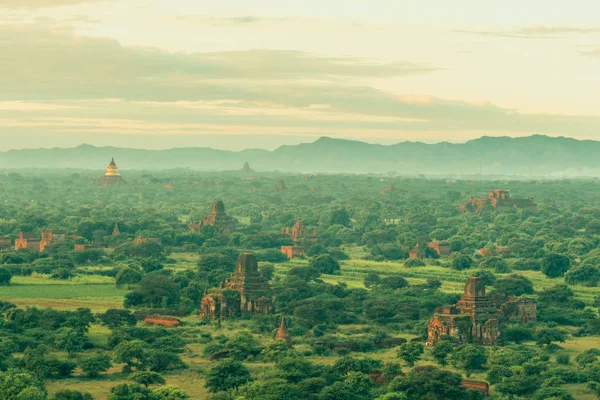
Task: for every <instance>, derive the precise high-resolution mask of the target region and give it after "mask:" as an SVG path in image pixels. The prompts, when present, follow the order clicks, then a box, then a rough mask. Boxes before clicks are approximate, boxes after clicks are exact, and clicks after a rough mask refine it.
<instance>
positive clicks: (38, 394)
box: [0, 370, 46, 400]
mask: <svg viewBox="0 0 600 400" xmlns="http://www.w3.org/2000/svg"><path fill="white" fill-rule="evenodd" d="M0 398H1V399H3V400H46V388H45V387H44V384H43V382H41V381H40V380H38V379H36V378H35V377H34V376H32V375H31V374H29V373H27V372H20V371H16V370H8V371H4V372H0Z"/></svg>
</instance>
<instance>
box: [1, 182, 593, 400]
mask: <svg viewBox="0 0 600 400" xmlns="http://www.w3.org/2000/svg"><path fill="white" fill-rule="evenodd" d="M279 179H283V180H284V181H285V186H286V187H287V190H286V191H282V192H274V191H272V190H271V188H272V187H273V186H274V184H275V182H276V181H277V180H279ZM90 180H91V175H90V174H89V173H88V172H80V173H72V172H46V173H41V172H35V173H31V174H17V173H9V174H6V175H0V184H2V185H3V189H4V190H3V192H2V193H0V205H1V206H0V235H9V236H12V237H15V236H16V235H17V233H18V232H20V231H24V232H33V233H34V235H38V236H39V232H40V230H42V229H46V228H51V229H54V230H63V231H65V232H67V233H68V234H69V235H70V236H69V237H68V238H67V240H65V241H64V242H62V243H55V244H53V245H51V246H49V247H48V249H47V251H45V252H42V253H40V252H37V251H32V250H29V249H21V250H19V251H14V250H13V249H10V248H8V249H4V250H2V251H0V286H1V285H10V284H11V282H13V281H14V280H15V276H20V275H30V274H33V273H36V274H44V275H46V276H48V277H49V278H50V279H72V278H73V277H76V276H78V275H79V276H86V275H102V276H106V277H111V278H114V281H115V285H116V286H117V288H120V289H122V291H123V295H124V303H123V307H124V309H119V310H108V311H106V312H104V313H101V314H97V315H94V314H92V313H91V312H90V311H89V310H87V309H79V310H77V311H70V312H69V311H56V310H51V309H38V308H28V309H19V308H17V307H15V306H14V305H13V304H10V303H0V308H1V310H2V318H1V319H0V333H1V336H2V340H1V341H0V397H2V398H7V399H10V400H12V399H13V398H14V399H19V400H20V399H21V398H23V396H25V397H29V398H31V399H33V400H36V399H38V398H39V399H46V398H48V396H47V393H46V389H45V387H44V383H45V381H47V380H49V379H63V378H66V377H69V376H71V375H72V374H73V371H74V370H75V369H78V370H81V371H82V373H83V374H85V375H86V376H87V377H89V378H90V379H103V376H104V374H105V372H106V371H107V370H108V369H109V368H112V367H113V366H121V367H122V372H123V373H124V374H125V375H126V376H127V377H128V383H124V384H120V385H116V386H115V387H113V388H112V389H111V391H110V395H109V398H110V399H111V400H129V399H132V398H136V399H138V398H139V399H151V400H172V399H185V398H187V394H185V393H183V392H182V391H181V390H179V389H177V388H174V387H172V386H169V385H166V384H165V379H164V377H163V376H162V375H161V374H164V373H171V372H172V371H179V370H182V369H184V368H186V365H185V364H184V363H183V361H182V358H181V354H182V352H183V351H184V349H185V348H186V344H187V343H188V342H189V341H190V340H200V341H201V342H202V344H203V348H202V356H203V357H205V358H210V359H212V360H214V361H215V363H217V365H216V366H214V368H209V369H208V370H207V371H204V372H205V373H204V377H205V381H206V387H207V389H208V390H209V391H210V392H211V393H212V394H211V396H212V397H213V398H214V399H215V400H218V399H222V400H227V399H233V398H239V397H243V398H245V399H271V398H272V399H275V398H280V397H281V395H280V394H281V393H284V394H285V397H289V398H291V399H294V398H299V399H300V398H302V399H318V400H326V399H334V398H335V399H336V400H342V399H369V398H372V399H378V400H395V399H420V398H444V399H465V398H473V399H475V398H479V397H478V396H480V394H479V392H472V391H471V392H470V391H467V390H466V389H464V388H463V387H462V386H461V385H460V381H461V375H459V374H456V373H452V372H449V371H447V370H446V369H444V368H445V367H446V366H447V365H452V366H454V367H455V368H457V370H459V371H461V372H462V373H463V374H464V375H465V376H469V375H470V374H471V373H473V372H474V371H478V372H481V371H484V372H485V373H486V374H487V380H488V381H489V382H490V383H491V384H493V385H494V388H495V390H496V391H498V392H499V393H501V394H503V395H506V396H507V397H511V396H513V397H514V396H524V397H532V398H539V399H542V398H561V399H569V398H570V397H569V396H570V395H569V394H568V393H566V392H565V390H564V385H565V384H569V383H586V384H589V387H590V388H591V390H594V391H600V389H598V388H600V383H598V382H600V377H598V375H597V373H594V371H595V370H598V368H599V367H600V364H598V358H597V357H598V355H597V354H596V352H595V351H589V352H585V353H582V354H581V355H580V356H581V358H580V357H577V359H575V362H572V361H571V360H570V359H569V358H568V357H567V356H566V353H564V352H562V350H561V348H560V343H561V342H563V341H565V340H567V339H568V337H569V334H568V333H567V332H570V334H572V335H578V336H582V335H597V334H600V322H599V321H600V320H599V318H598V316H597V307H598V306H599V305H600V300H598V299H596V300H595V302H594V303H591V302H590V300H586V301H588V302H587V303H586V302H583V301H582V300H581V299H578V298H576V296H575V294H574V292H573V290H572V287H571V286H573V285H583V286H589V287H597V286H598V284H599V283H600V248H599V245H600V208H599V207H598V204H599V202H598V200H599V198H598V197H599V196H598V191H597V187H596V185H597V183H594V182H584V181H548V182H537V183H535V184H532V183H527V182H507V183H506V186H507V187H510V189H511V190H512V194H513V195H514V196H515V197H527V196H534V197H535V198H536V199H538V202H539V210H538V211H537V212H533V211H530V210H522V209H507V210H502V211H494V210H491V211H486V212H484V213H482V214H481V215H475V214H471V213H465V214H459V213H458V212H457V206H458V205H459V204H460V203H461V202H462V201H464V200H465V199H466V198H467V197H468V196H469V195H470V194H474V195H485V194H486V192H487V191H488V190H489V189H492V188H494V187H496V186H497V183H491V182H455V183H452V184H451V185H450V184H448V183H446V181H442V180H426V179H415V180H412V179H406V178H397V177H396V178H380V177H372V176H298V175H289V176H279V175H261V174H258V175H257V176H256V177H255V178H254V179H251V180H250V179H242V176H241V175H240V174H239V173H233V172H232V173H210V174H209V173H200V172H191V171H168V172H167V171H164V172H156V173H152V174H149V173H146V172H133V173H132V176H131V177H128V181H129V182H130V185H127V186H120V187H115V188H109V189H107V188H101V187H96V186H90V185H89V184H88V182H89V181H90ZM382 180H383V181H384V182H382ZM165 183H171V185H169V187H171V186H172V188H171V189H168V188H165V187H164V184H165ZM387 184H392V185H393V188H394V189H393V190H391V191H389V192H386V193H383V194H382V193H380V189H381V188H382V187H385V186H386V185H387ZM216 198H221V199H223V200H224V201H225V204H226V206H227V212H228V213H229V214H230V215H232V216H234V217H235V218H237V219H238V221H239V222H240V223H239V224H238V228H237V229H236V230H235V231H234V232H226V233H219V232H217V230H216V229H215V228H213V227H210V226H205V227H202V229H201V231H200V232H199V233H196V232H190V231H189V229H188V223H189V222H190V221H198V220H200V219H201V218H202V216H204V215H205V214H207V213H208V212H209V207H210V204H211V203H212V201H213V200H214V199H216ZM299 219H300V220H302V221H303V222H304V224H305V225H306V226H307V227H310V229H311V230H312V228H316V229H317V232H318V237H319V240H318V242H317V243H311V244H305V247H306V252H305V254H304V256H302V258H304V261H302V262H299V263H292V264H291V267H290V268H289V269H288V268H276V265H277V264H279V263H282V262H285V261H287V259H286V257H285V256H284V255H283V254H281V252H280V250H279V248H280V246H283V245H291V244H292V240H291V238H290V237H288V236H286V235H282V234H281V228H282V227H291V226H293V225H294V223H295V222H296V220H299ZM117 223H118V227H119V231H120V233H119V234H116V235H113V229H114V227H115V224H117ZM135 237H144V238H157V239H159V241H149V242H144V243H135V242H133V238H135ZM430 241H447V242H448V243H449V245H450V248H451V250H452V255H451V256H450V257H439V255H438V254H437V253H436V252H435V251H434V250H433V249H431V248H429V247H427V246H425V244H426V243H428V242H430ZM90 243H104V244H106V245H107V248H99V249H88V250H85V251H75V250H74V245H75V244H90ZM417 243H418V244H419V245H420V246H421V248H422V252H423V253H422V255H423V257H422V259H408V258H409V250H410V249H412V248H414V247H415V246H416V245H417ZM357 248H360V252H355V251H353V250H356V249H357ZM482 248H486V249H488V250H487V252H484V253H483V254H484V255H481V254H480V253H479V250H480V249H482ZM242 251H252V252H254V253H255V254H256V255H257V257H258V259H259V261H260V271H261V273H262V274H263V275H264V276H265V277H266V278H267V279H268V280H269V281H270V282H271V284H272V287H273V292H274V294H275V297H274V298H275V308H276V310H277V311H278V313H281V314H284V315H286V322H287V325H288V330H289V331H290V334H291V335H292V336H293V337H294V338H297V339H296V340H300V341H301V342H302V343H304V344H306V345H308V347H307V348H308V349H309V350H306V351H304V352H295V351H293V350H290V349H289V348H288V347H287V344H285V343H278V342H274V343H271V344H269V345H264V344H261V343H264V341H261V340H258V338H257V337H256V335H263V336H264V335H273V333H274V329H276V327H277V324H278V319H279V316H254V317H253V318H251V320H250V321H244V322H245V326H246V328H248V329H249V330H250V332H248V331H242V332H239V333H237V334H233V335H229V336H226V335H221V334H217V335H214V336H213V335H205V336H201V338H200V339H198V337H197V334H196V333H197V332H196V333H191V334H190V335H187V334H188V333H190V332H193V327H189V328H187V327H184V328H182V329H178V330H167V329H163V328H156V327H153V328H151V327H147V326H141V325H140V324H138V318H136V315H135V314H134V313H133V311H135V312H136V313H137V315H138V316H142V315H147V314H148V313H151V312H157V313H161V314H169V315H177V316H182V317H184V316H186V315H192V314H195V313H197V312H198V308H199V305H200V300H201V298H202V296H203V294H204V292H205V291H206V290H209V289H211V288H214V287H216V286H218V285H219V284H221V283H222V282H223V281H224V280H225V279H226V278H227V277H228V276H229V275H230V274H231V273H232V272H233V271H234V269H235V260H236V257H237V255H238V254H239V253H240V252H242ZM178 252H187V253H193V254H195V255H197V258H198V261H197V263H196V265H192V264H191V263H185V265H181V264H178V262H177V261H176V258H177V257H176V253H178ZM357 253H360V254H362V256H361V257H363V258H365V259H368V260H372V261H403V262H404V265H405V267H407V268H410V271H411V273H416V272H418V269H419V268H424V267H426V266H437V267H443V268H449V269H453V270H456V271H468V273H476V274H477V275H479V276H481V277H482V278H484V280H485V282H486V285H488V288H489V294H490V295H491V296H492V299H493V300H494V302H495V304H496V305H497V306H498V307H500V305H501V304H503V302H504V301H505V300H506V299H507V297H509V296H522V295H536V296H537V299H538V321H539V322H537V323H527V324H524V323H519V322H518V321H511V320H510V319H509V318H508V317H507V318H506V320H505V321H503V322H504V323H505V329H504V341H505V344H506V346H505V347H503V348H500V349H494V350H490V349H485V348H481V347H479V346H475V345H463V346H459V345H457V344H456V343H452V342H450V341H445V340H443V341H442V342H441V343H440V344H439V345H438V346H436V347H435V348H434V349H424V348H423V346H422V345H421V344H420V343H422V342H423V339H424V338H425V336H426V323H427V320H428V319H429V318H430V317H431V315H432V314H433V312H434V309H435V308H436V307H438V306H441V305H450V304H454V303H455V302H456V301H457V300H458V295H454V294H448V293H445V292H444V291H441V290H440V288H441V287H442V285H443V282H441V281H440V280H439V279H438V277H435V276H430V275H427V274H424V275H423V276H427V277H428V279H427V280H426V282H424V283H422V284H410V283H409V281H408V280H407V279H406V277H407V276H401V275H400V274H393V273H387V272H386V271H385V268H384V267H382V268H381V269H379V271H380V272H379V273H373V272H371V273H369V274H366V275H365V276H364V286H365V288H354V287H348V286H347V285H345V284H343V283H339V284H331V283H327V282H329V278H330V275H336V274H340V273H341V270H342V265H343V264H344V260H347V259H348V258H349V254H354V255H353V257H356V255H355V254H357ZM382 265H383V266H385V264H382ZM525 271H526V272H527V273H525ZM530 271H540V272H539V273H538V274H544V275H545V276H546V277H547V278H549V279H553V280H554V285H553V286H549V287H546V288H545V289H544V290H537V292H536V291H535V289H536V288H534V285H533V282H532V281H531V280H530V279H528V278H527V277H526V276H525V275H528V274H529V273H530ZM452 273H454V274H460V272H454V271H452ZM466 273H467V272H465V274H466ZM324 275H328V276H327V277H324ZM413 276H414V275H413ZM528 276H529V275H528ZM326 281H327V282H326ZM411 282H413V281H412V280H411ZM92 324H104V325H106V326H107V327H109V328H110V331H111V333H110V337H109V338H108V344H107V345H102V346H100V345H98V344H97V343H96V342H94V341H92V340H90V338H89V329H90V326H91V325H92ZM197 324H198V325H199V326H201V325H203V324H207V322H206V321H198V322H197ZM342 325H347V326H350V327H356V326H359V327H361V328H351V329H348V330H347V331H346V330H345V333H344V334H340V330H339V329H338V328H339V327H340V326H342ZM398 333H401V334H403V335H406V334H411V335H412V336H413V337H416V341H414V342H406V340H405V339H403V338H401V337H398ZM391 347H395V348H396V349H395V352H396V355H397V362H392V363H388V364H385V363H381V362H380V361H378V360H377V359H376V358H370V357H363V358H355V357H353V356H352V355H351V354H352V353H353V352H361V353H372V352H377V351H378V350H381V349H389V348H391ZM312 356H332V357H336V359H337V361H336V362H335V364H333V365H331V366H326V365H322V364H319V363H315V362H314V360H313V359H312V358H311V357H312ZM423 358H431V359H433V360H435V361H436V362H437V363H438V366H436V367H432V366H427V367H423V366H421V365H420V360H422V359H423ZM254 361H264V362H272V363H274V366H273V367H272V368H269V369H268V371H267V372H265V373H260V374H257V373H255V372H254V371H252V370H249V369H248V367H247V364H248V363H249V362H254ZM400 362H401V363H402V364H400ZM403 369H404V372H405V373H404V374H403ZM374 371H375V372H376V373H375V372H374ZM377 371H379V372H377ZM378 374H380V376H381V377H382V378H381V379H379V378H377V376H379V375H378ZM11 382H13V383H11ZM15 393H16V394H15ZM17 396H21V397H17ZM278 396H279V397H278ZM90 398H91V396H90V395H89V394H86V393H79V392H77V393H76V392H75V391H63V392H59V393H56V394H55V395H53V397H52V399H56V400H74V399H77V400H79V399H82V400H88V399H90Z"/></svg>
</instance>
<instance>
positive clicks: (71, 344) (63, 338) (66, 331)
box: [54, 328, 86, 356]
mask: <svg viewBox="0 0 600 400" xmlns="http://www.w3.org/2000/svg"><path fill="white" fill-rule="evenodd" d="M85 341H86V338H85V334H84V333H83V332H81V331H79V330H77V329H73V328H61V329H60V330H59V331H58V332H57V333H56V337H55V339H54V342H55V344H56V347H57V348H58V349H59V350H64V351H66V352H67V353H68V354H69V356H72V355H73V354H74V353H77V352H80V351H82V350H83V347H84V345H85Z"/></svg>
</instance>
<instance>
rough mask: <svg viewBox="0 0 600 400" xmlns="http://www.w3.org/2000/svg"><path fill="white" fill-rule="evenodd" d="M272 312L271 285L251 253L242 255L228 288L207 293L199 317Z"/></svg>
mask: <svg viewBox="0 0 600 400" xmlns="http://www.w3.org/2000/svg"><path fill="white" fill-rule="evenodd" d="M272 311H273V294H272V290H271V286H270V285H269V282H268V281H267V279H266V278H265V277H264V276H262V274H261V273H260V272H259V271H258V262H257V261H256V256H255V255H254V254H252V253H241V254H240V255H239V256H238V259H237V264H236V268H235V271H234V272H233V274H231V276H230V277H229V278H227V280H226V281H225V287H224V288H223V287H219V288H218V289H213V290H212V291H210V292H207V293H205V295H204V297H203V298H202V301H201V303H200V316H201V317H204V318H209V319H217V318H225V317H234V316H238V315H246V314H254V313H256V314H265V315H266V314H270V313H271V312H272Z"/></svg>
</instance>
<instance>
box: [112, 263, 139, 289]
mask: <svg viewBox="0 0 600 400" xmlns="http://www.w3.org/2000/svg"><path fill="white" fill-rule="evenodd" d="M141 280H142V274H141V273H140V272H139V271H137V270H135V269H133V268H129V267H123V268H121V270H120V271H119V273H118V274H117V276H116V277H115V285H116V286H117V287H118V288H121V287H123V286H129V285H135V284H136V283H138V282H139V281H141Z"/></svg>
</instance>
